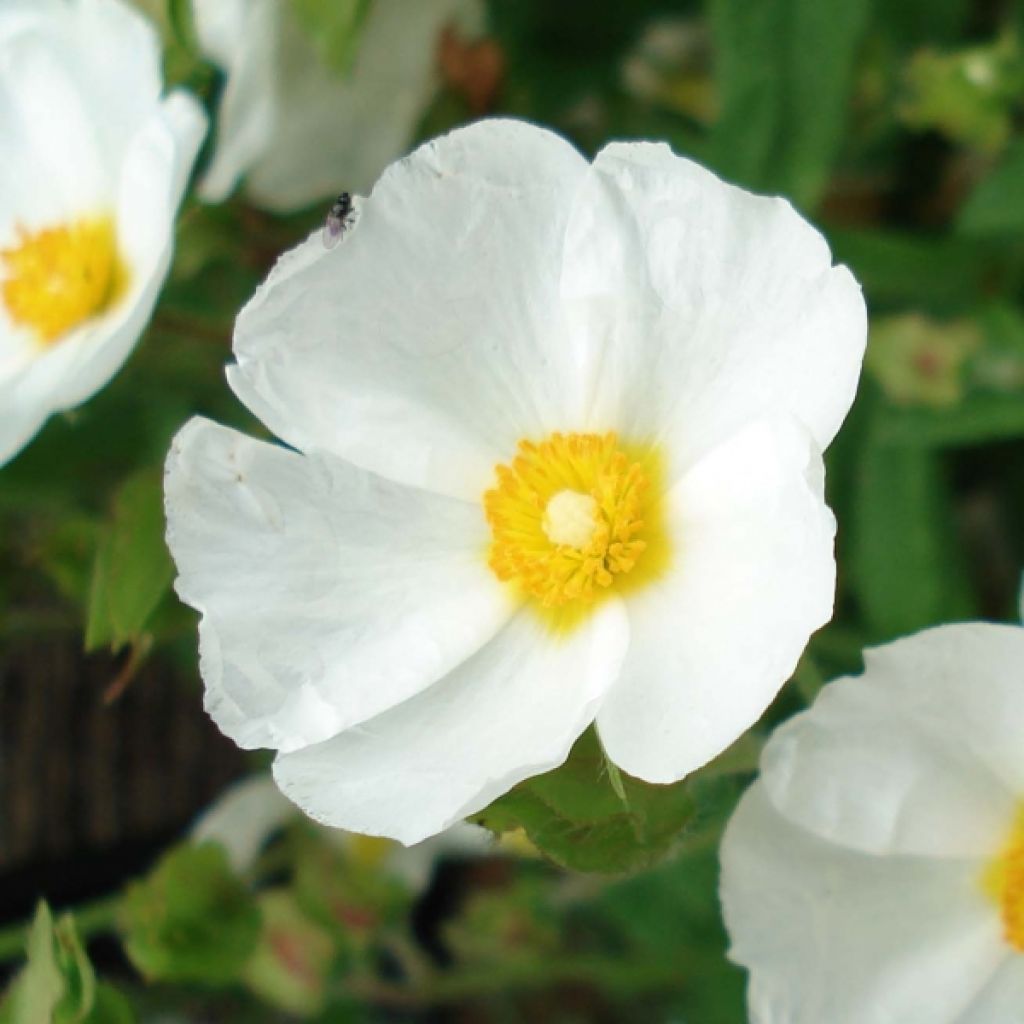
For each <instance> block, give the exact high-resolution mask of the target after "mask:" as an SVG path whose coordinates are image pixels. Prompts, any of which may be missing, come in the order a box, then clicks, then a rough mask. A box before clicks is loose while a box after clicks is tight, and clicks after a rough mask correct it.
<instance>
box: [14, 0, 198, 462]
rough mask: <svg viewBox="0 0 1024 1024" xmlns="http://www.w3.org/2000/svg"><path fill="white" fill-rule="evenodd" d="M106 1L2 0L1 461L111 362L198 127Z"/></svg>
mask: <svg viewBox="0 0 1024 1024" xmlns="http://www.w3.org/2000/svg"><path fill="white" fill-rule="evenodd" d="M162 87H163V86H162V77H161V71H160V44H159V40H158V38H157V35H156V33H155V31H154V30H153V28H152V27H151V26H150V24H149V23H148V22H147V21H146V20H145V19H144V18H143V17H142V16H141V15H139V14H138V13H137V12H136V11H134V10H133V9H132V8H131V7H129V6H127V5H126V4H124V3H122V2H120V0H3V2H2V3H0V139H2V140H3V143H2V144H3V156H2V159H0V465H2V464H3V463H4V462H6V461H7V460H8V459H10V458H11V457H12V456H13V455H14V454H15V453H17V452H18V451H19V450H20V449H21V448H22V446H23V445H25V444H26V443H27V442H28V441H29V439H30V438H31V437H32V436H33V435H34V434H35V433H36V431H38V430H39V428H40V427H41V426H42V424H43V423H44V421H45V420H46V419H47V418H48V417H49V416H50V415H51V413H54V412H56V411H59V410H62V409H68V408H71V407H72V406H75V405H78V404H79V403H80V402H83V401H84V400H85V399H86V398H88V397H89V396H90V395H92V394H93V393H94V392H95V391H97V390H99V389H100V388H101V387H102V386H103V385H104V384H106V382H107V381H108V380H109V379H110V378H111V377H112V376H113V375H114V373H116V371H117V370H118V369H119V368H120V366H121V364H122V363H123V362H124V360H125V358H126V357H127V356H128V353H129V352H130V351H131V349H132V347H133V346H134V344H135V342H136V341H137V340H138V338H139V335H140V334H141V332H142V330H143V327H144V326H145V324H146V321H147V320H148V319H149V316H150V314H151V312H152V310H153V305H154V303H155V301H156V297H157V293H158V292H159V290H160V286H161V285H162V283H163V280H164V277H165V276H166V273H167V268H168V266H169V263H170V258H171V250H172V244H173V228H174V219H175V214H176V212H177V209H178V203H179V202H180V200H181V195H182V191H183V189H184V186H185V182H186V179H187V178H188V173H189V169H190V168H191V166H192V163H193V160H194V159H195V155H196V151H197V149H198V147H199V143H200V141H201V139H202V136H203V133H204V131H205V117H204V115H203V113H202V111H201V109H200V107H199V105H198V104H197V103H196V101H195V100H194V99H193V98H192V97H191V96H188V95H186V94H184V93H180V92H175V93H172V94H171V95H170V96H168V97H167V98H163V99H162V98H161V91H162Z"/></svg>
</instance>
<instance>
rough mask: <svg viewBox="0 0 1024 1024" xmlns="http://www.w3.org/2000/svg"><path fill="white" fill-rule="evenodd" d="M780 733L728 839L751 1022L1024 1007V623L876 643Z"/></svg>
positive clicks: (737, 944) (931, 1022)
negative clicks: (854, 669) (858, 665)
mask: <svg viewBox="0 0 1024 1024" xmlns="http://www.w3.org/2000/svg"><path fill="white" fill-rule="evenodd" d="M865 661H866V669H865V672H864V675H863V676H861V677H859V678H853V679H841V680H839V681H837V682H835V683H832V684H831V685H829V686H826V687H825V688H824V689H823V690H822V691H821V694H820V696H819V697H818V699H817V700H816V702H815V704H814V706H813V707H812V708H811V709H810V710H809V711H807V712H805V713H803V714H801V715H798V716H797V717H796V718H794V719H792V720H791V721H789V722H787V723H786V724H785V725H784V726H782V727H781V728H780V729H779V730H778V731H777V732H776V733H775V735H774V736H773V737H772V739H771V740H770V742H769V743H768V745H767V746H766V747H765V749H764V752H763V755H762V759H761V778H760V780H759V781H758V782H757V783H755V784H754V785H753V786H752V787H751V789H750V791H749V792H748V793H747V795H746V796H745V797H744V798H743V800H742V801H741V803H740V805H739V808H738V809H737V811H736V813H735V816H734V817H733V819H732V821H731V822H730V824H729V826H728V828H727V830H726V833H725V837H724V840H723V843H722V903H723V907H724V913H725V921H726V925H727V927H728V930H729V933H730V936H731V938H732V950H731V956H732V957H733V959H735V960H736V961H737V962H738V963H740V964H742V965H744V966H745V967H747V968H748V969H749V970H750V985H749V990H748V998H749V1004H750V1016H751V1020H752V1021H753V1022H754V1024H824V1022H827V1024H1022V1022H1024V629H1021V628H1020V627H1016V626H997V625H991V624H983V623H973V624H965V625H955V626H942V627H939V628H937V629H932V630H927V631H925V632H923V633H919V634H917V635H916V636H913V637H909V638H906V639H903V640H898V641H896V642H895V643H892V644H889V645H887V646H885V647H880V648H878V649H876V650H872V651H868V652H867V654H866V656H865Z"/></svg>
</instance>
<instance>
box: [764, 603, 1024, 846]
mask: <svg viewBox="0 0 1024 1024" xmlns="http://www.w3.org/2000/svg"><path fill="white" fill-rule="evenodd" d="M866 663H867V668H866V671H865V673H864V675H863V676H862V677H858V678H855V679H841V680H838V681H837V682H835V683H833V684H831V685H830V686H828V687H826V688H825V689H824V690H823V691H822V693H821V695H820V696H819V697H818V700H817V701H816V702H815V705H814V707H813V708H812V709H811V710H810V711H808V712H806V713H804V714H802V715H799V716H798V717H797V718H795V719H793V720H792V721H790V722H788V723H787V724H786V725H785V726H783V727H782V729H780V730H779V731H778V733H776V735H775V737H774V738H773V739H772V741H771V743H770V744H769V745H768V747H767V748H766V749H765V751H764V754H763V757H762V762H761V764H762V773H763V777H764V782H765V786H766V787H767V790H768V792H769V793H770V794H771V798H772V800H773V801H774V802H775V805H776V806H777V807H778V809H779V810H780V811H781V812H782V813H783V814H785V815H786V816H787V817H788V818H790V819H791V820H793V821H795V822H799V823H800V824H801V825H802V826H803V827H804V828H807V829H809V830H811V831H813V832H815V833H816V834H818V835H820V836H822V837H824V838H826V839H832V840H834V841H836V842H840V843H842V844H844V845H847V846H850V847H853V848H856V849H861V850H867V851H871V852H875V853H884V852H890V851H892V852H900V853H928V854H931V855H934V856H948V857H959V856H966V855H974V856H989V855H991V853H992V851H994V850H996V849H998V848H999V846H1000V844H1001V843H1002V842H1004V841H1005V838H1006V836H1007V834H1008V833H1009V831H1010V825H1011V823H1012V821H1013V816H1014V813H1015V807H1016V804H1017V802H1018V801H1019V799H1020V794H1021V792H1024V751H1022V749H1021V743H1020V737H1021V736H1022V735H1024V676H1022V674H1021V666H1022V665H1024V629H1021V628H1020V627H1017V626H996V625H990V624H986V623H974V624H970V625H955V626H941V627H939V628H937V629H931V630H926V631H925V632H923V633H919V634H917V635H916V636H913V637H908V638H904V639H902V640H898V641H896V642H895V643H892V644H888V645H886V646H885V647H880V648H877V649H875V650H872V651H869V652H868V653H867V655H866Z"/></svg>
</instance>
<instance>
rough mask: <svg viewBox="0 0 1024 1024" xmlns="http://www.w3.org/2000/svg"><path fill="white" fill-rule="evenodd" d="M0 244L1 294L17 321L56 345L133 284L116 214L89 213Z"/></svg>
mask: <svg viewBox="0 0 1024 1024" xmlns="http://www.w3.org/2000/svg"><path fill="white" fill-rule="evenodd" d="M18 236H19V242H18V244H17V245H15V246H13V247H11V248H9V249H0V269H3V270H4V271H5V273H4V275H3V280H2V281H0V295H2V297H3V301H4V305H5V306H6V307H7V312H8V314H9V315H10V317H11V319H12V320H13V321H14V323H15V324H18V325H19V326H21V327H24V328H27V329H28V330H30V331H31V332H32V333H33V334H34V335H35V336H36V338H37V339H38V341H39V342H40V344H42V345H50V344H52V343H53V342H55V341H57V340H58V339H59V338H60V337H61V336H62V335H64V334H66V333H67V332H68V331H70V330H72V329H73V328H75V327H78V326H79V325H80V324H82V323H84V322H85V321H86V320H89V319H90V318H91V317H94V316H97V315H99V314H100V313H103V312H104V311H105V310H107V309H109V308H110V306H111V305H112V304H113V303H114V301H115V300H116V299H117V298H118V296H119V295H120V294H121V293H122V292H123V291H124V289H125V286H126V284H127V278H128V275H127V271H126V268H125V267H124V265H123V264H122V263H121V260H120V258H119V256H118V252H117V240H116V235H115V231H114V222H113V219H112V218H111V217H109V216H103V217H95V218H83V219H82V220H78V221H75V222H73V223H70V224H62V225H60V226H59V227H54V228H44V229H43V230H42V231H37V232H35V233H30V232H28V231H26V230H25V229H24V228H20V227H19V228H18Z"/></svg>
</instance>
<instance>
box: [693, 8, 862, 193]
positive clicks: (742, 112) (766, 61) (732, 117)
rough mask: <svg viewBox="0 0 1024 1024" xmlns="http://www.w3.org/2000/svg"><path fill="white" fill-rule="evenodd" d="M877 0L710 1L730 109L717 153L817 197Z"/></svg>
mask: <svg viewBox="0 0 1024 1024" xmlns="http://www.w3.org/2000/svg"><path fill="white" fill-rule="evenodd" d="M869 8H870V3H869V0H844V2H843V3H839V4H830V3H821V0H758V2H757V3H751V2H750V0H712V2H711V7H710V10H711V26H712V32H713V35H714V42H715V60H716V77H717V80H718V87H719V90H720V92H721V98H722V113H721V116H720V118H719V120H718V122H717V124H716V125H715V130H714V135H713V152H714V162H715V165H716V166H717V167H718V169H719V170H721V172H722V173H723V174H725V176H726V177H728V178H732V179H734V180H736V181H738V182H739V183H741V184H743V185H747V186H749V187H751V188H755V189H758V190H761V191H767V192H780V193H782V194H784V195H787V196H790V197H791V198H792V199H794V200H795V201H796V202H797V203H798V204H799V205H801V206H804V207H810V206H813V205H814V203H815V202H816V201H817V200H818V198H819V197H820V195H821V192H822V189H823V187H824V185H825V182H826V179H827V177H828V173H829V171H830V169H831V167H832V163H833V160H834V159H835V156H836V152H837V150H838V148H839V145H840V143H841V142H842V140H843V135H844V130H845V125H846V115H847V106H848V99H849V94H850V88H851V84H852V80H853V66H854V58H855V57H856V55H857V51H858V48H859V46H860V43H861V39H862V37H863V35H864V30H865V28H866V26H867V22H868V12H869Z"/></svg>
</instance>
